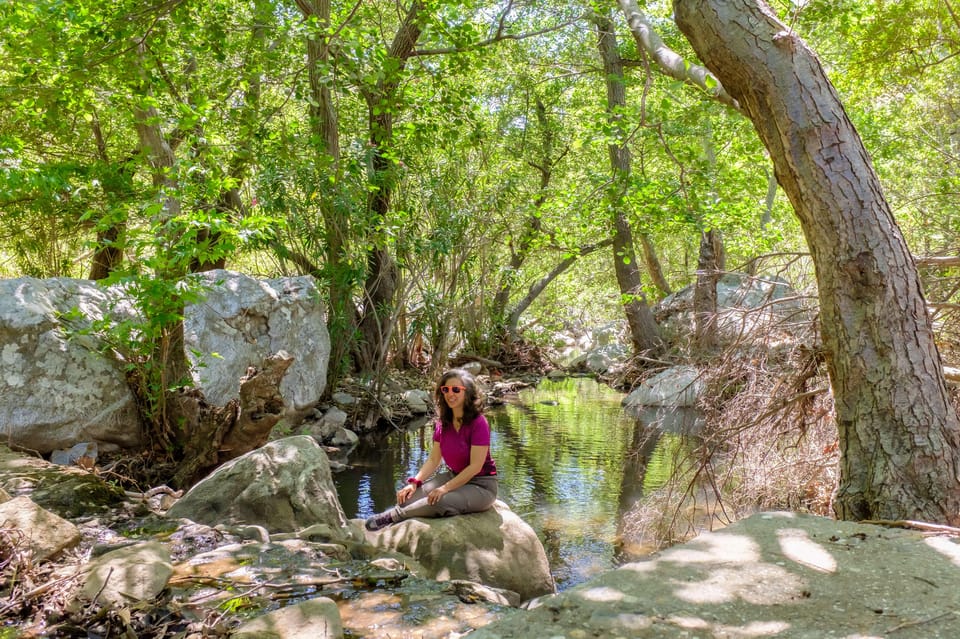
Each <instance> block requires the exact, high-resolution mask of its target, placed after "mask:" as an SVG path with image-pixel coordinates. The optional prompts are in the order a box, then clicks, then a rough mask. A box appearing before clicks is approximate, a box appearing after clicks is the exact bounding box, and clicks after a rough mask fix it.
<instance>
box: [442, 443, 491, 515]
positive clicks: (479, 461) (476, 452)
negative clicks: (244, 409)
mask: <svg viewBox="0 0 960 639" xmlns="http://www.w3.org/2000/svg"><path fill="white" fill-rule="evenodd" d="M488 450H490V447H489V446H471V447H470V465H469V466H467V467H466V468H464V469H463V470H461V471H460V472H459V473H457V476H456V477H454V478H453V479H451V480H450V481H448V482H447V483H445V484H444V485H443V486H440V487H439V488H434V489H433V490H431V491H430V494H429V495H427V503H430V504H435V503H437V502H438V501H439V500H440V498H441V497H443V496H444V495H446V494H447V493H449V492H450V491H452V490H456V489H457V488H460V487H461V486H463V485H464V484H466V483H467V482H468V481H470V480H471V479H473V478H474V477H475V476H476V474H477V473H479V472H480V471H481V470H482V469H483V462H485V461H486V460H487V451H488Z"/></svg>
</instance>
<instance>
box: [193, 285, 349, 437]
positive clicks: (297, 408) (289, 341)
mask: <svg viewBox="0 0 960 639" xmlns="http://www.w3.org/2000/svg"><path fill="white" fill-rule="evenodd" d="M197 277H199V278H200V280H201V282H203V284H204V286H205V288H206V292H205V297H204V299H203V300H202V301H200V302H198V303H196V304H191V305H190V306H188V307H187V308H186V311H185V313H184V315H185V317H184V332H185V339H186V342H187V347H188V352H189V353H190V357H191V362H192V363H193V365H194V377H195V380H196V382H197V385H198V386H199V388H201V389H202V390H203V394H204V396H205V397H206V398H207V401H209V402H210V403H212V404H216V405H223V404H226V403H227V402H229V401H230V400H231V399H233V398H235V397H237V396H238V394H239V390H240V378H241V377H243V376H244V374H246V372H247V367H249V366H259V365H260V363H261V362H262V361H263V360H264V358H266V357H268V356H270V355H272V354H274V353H277V352H279V351H281V350H282V351H286V352H287V353H289V354H290V355H292V356H293V358H294V362H293V364H292V365H291V366H290V368H289V369H288V370H287V373H286V375H285V376H284V378H283V381H282V382H281V383H280V392H281V394H282V395H283V398H284V402H285V404H286V410H287V412H288V413H289V414H291V415H298V416H300V417H302V415H303V413H304V412H305V411H307V410H308V409H311V408H313V406H314V405H315V404H316V403H317V401H318V400H319V399H320V396H321V394H322V393H323V390H324V388H325V387H326V384H327V363H328V361H329V359H330V335H329V334H328V333H327V325H326V320H325V318H324V308H323V305H322V304H321V303H320V301H319V300H320V294H319V291H318V290H317V287H316V284H315V282H314V279H313V278H312V277H310V276H309V275H304V276H302V277H284V278H278V279H272V280H260V279H256V278H253V277H250V276H248V275H243V274H241V273H234V272H231V271H224V270H215V271H208V272H205V273H202V274H199V275H198V276H197ZM295 421H296V420H295Z"/></svg>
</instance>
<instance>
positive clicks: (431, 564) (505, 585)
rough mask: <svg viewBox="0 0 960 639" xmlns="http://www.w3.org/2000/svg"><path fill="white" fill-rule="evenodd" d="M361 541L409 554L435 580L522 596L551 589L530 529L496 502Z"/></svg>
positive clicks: (547, 567) (544, 559)
mask: <svg viewBox="0 0 960 639" xmlns="http://www.w3.org/2000/svg"><path fill="white" fill-rule="evenodd" d="M367 541H368V542H370V543H371V544H373V545H374V546H376V547H377V548H381V549H383V550H387V551H391V552H398V553H401V554H404V555H407V556H409V557H413V558H414V559H415V560H417V562H418V563H419V564H420V565H421V566H423V568H424V570H426V573H427V574H425V575H422V576H424V577H428V578H431V579H437V580H439V581H450V580H455V579H465V580H468V581H474V582H478V583H482V584H484V585H487V586H493V587H495V588H502V589H504V590H510V591H513V592H515V593H517V594H519V595H520V597H521V599H523V600H528V599H533V598H534V597H539V596H541V595H545V594H550V593H553V592H555V590H556V585H555V584H554V581H553V576H552V575H551V574H550V564H549V562H548V561H547V554H546V552H545V551H544V549H543V544H541V543H540V540H539V539H538V538H537V534H536V533H535V532H534V531H533V528H531V527H530V526H529V524H527V523H526V522H525V521H523V519H521V518H520V517H519V516H517V515H516V514H515V513H514V512H513V511H512V510H510V507H509V506H507V505H506V504H505V503H503V502H502V501H497V502H496V503H495V504H494V507H493V508H491V509H490V510H488V511H486V512H482V513H474V514H470V515H459V516H457V517H444V518H437V519H408V520H406V521H403V522H400V523H399V524H394V525H393V526H388V527H387V528H383V529H381V530H378V531H376V532H369V531H368V532H367Z"/></svg>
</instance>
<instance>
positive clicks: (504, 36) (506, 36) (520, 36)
mask: <svg viewBox="0 0 960 639" xmlns="http://www.w3.org/2000/svg"><path fill="white" fill-rule="evenodd" d="M585 15H586V14H580V15H578V16H576V17H574V18H571V19H569V20H567V21H566V22H561V23H560V24H557V25H554V26H552V27H546V28H544V29H540V30H538V31H531V32H529V33H517V34H512V33H503V29H504V24H503V19H504V18H505V17H506V12H504V14H503V15H501V16H500V23H499V24H498V26H497V34H496V35H495V36H493V37H492V38H487V39H486V40H481V41H480V42H475V43H473V44H471V45H468V46H465V47H444V48H442V49H417V50H416V51H414V52H413V53H411V54H410V57H411V58H412V57H414V56H427V55H448V54H451V53H466V52H468V51H476V50H477V49H482V48H483V47H488V46H490V45H492V44H496V43H498V42H501V41H503V40H518V41H519V40H526V39H527V38H533V37H536V36H539V35H544V34H546V33H553V32H555V31H560V30H561V29H565V28H567V27H569V26H570V25H572V24H576V23H577V22H579V21H580V20H582V19H583V18H584V17H585Z"/></svg>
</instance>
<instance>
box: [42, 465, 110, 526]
mask: <svg viewBox="0 0 960 639" xmlns="http://www.w3.org/2000/svg"><path fill="white" fill-rule="evenodd" d="M30 498H31V499H32V500H33V501H34V502H36V503H37V505H38V506H41V507H43V508H46V509H47V510H49V511H51V512H54V513H56V514H58V515H60V516H61V517H63V518H64V519H72V518H75V517H80V516H81V515H86V514H91V513H103V512H106V511H107V510H110V509H111V508H115V507H116V506H117V505H119V504H120V503H122V502H123V501H124V498H125V495H124V494H123V490H122V489H121V488H119V487H117V486H112V485H110V484H108V483H107V482H105V481H103V480H102V479H101V478H100V477H98V476H97V475H94V474H92V473H58V472H56V471H53V472H46V473H43V474H42V475H41V477H39V479H38V481H37V483H36V484H35V486H34V489H33V493H32V494H31V495H30Z"/></svg>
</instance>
